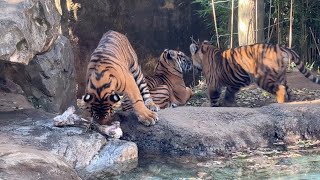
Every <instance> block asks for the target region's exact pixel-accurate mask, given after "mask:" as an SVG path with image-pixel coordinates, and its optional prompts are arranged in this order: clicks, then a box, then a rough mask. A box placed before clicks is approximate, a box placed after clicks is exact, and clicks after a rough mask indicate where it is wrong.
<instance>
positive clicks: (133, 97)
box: [84, 31, 159, 125]
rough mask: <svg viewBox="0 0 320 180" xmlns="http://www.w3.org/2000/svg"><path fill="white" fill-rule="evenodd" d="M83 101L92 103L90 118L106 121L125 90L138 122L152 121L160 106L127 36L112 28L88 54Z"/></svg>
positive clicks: (149, 123)
mask: <svg viewBox="0 0 320 180" xmlns="http://www.w3.org/2000/svg"><path fill="white" fill-rule="evenodd" d="M86 79H87V86H86V90H85V91H86V94H85V96H84V101H85V102H86V103H88V104H89V106H90V107H91V108H90V109H91V113H92V116H93V119H94V120H95V121H97V122H98V123H100V124H108V123H109V122H110V117H111V116H112V113H113V109H112V105H113V104H115V103H116V102H118V101H119V100H120V97H119V95H122V94H126V95H127V96H128V98H129V100H130V101H131V102H132V104H133V108H134V110H135V112H136V114H137V116H138V119H139V121H140V122H142V123H143V124H145V125H152V124H154V123H155V122H156V121H157V119H158V116H157V113H155V112H153V111H158V110H159V107H158V106H157V105H156V104H154V102H153V101H152V98H151V96H150V92H149V89H148V87H147V84H146V82H145V80H144V77H143V74H142V73H141V69H140V67H139V65H138V58H137V55H136V53H135V52H134V50H133V48H132V46H131V44H130V42H129V40H128V39H127V37H126V36H125V35H123V34H121V33H118V32H115V31H108V32H106V33H105V34H104V35H103V36H102V38H101V40H100V42H99V44H98V47H97V48H96V49H95V50H94V52H93V53H92V55H91V59H90V62H89V64H88V68H87V75H86Z"/></svg>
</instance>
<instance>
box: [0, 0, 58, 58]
mask: <svg viewBox="0 0 320 180" xmlns="http://www.w3.org/2000/svg"><path fill="white" fill-rule="evenodd" d="M59 27H60V14H59V13H58V11H57V9H56V7H55V4H54V0H32V1H31V0H1V1H0V60H4V61H10V62H15V63H22V64H28V63H29V62H30V61H31V60H32V58H33V57H34V55H36V54H38V53H43V52H45V51H47V50H48V49H49V48H50V47H51V45H52V44H53V43H54V41H55V39H56V38H57V37H58V32H59Z"/></svg>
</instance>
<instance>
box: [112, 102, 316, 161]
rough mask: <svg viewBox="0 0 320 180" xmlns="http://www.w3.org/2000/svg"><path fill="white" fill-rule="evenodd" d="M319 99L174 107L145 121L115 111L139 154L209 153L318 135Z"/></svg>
mask: <svg viewBox="0 0 320 180" xmlns="http://www.w3.org/2000/svg"><path fill="white" fill-rule="evenodd" d="M319 112H320V100H317V101H312V103H310V102H304V103H300V104H299V103H298V104H272V105H268V106H265V107H261V108H241V107H230V108H226V107H215V108H211V107H178V108H173V109H172V108H168V109H165V110H161V111H160V112H159V117H160V120H159V122H158V123H156V125H154V126H151V127H145V126H143V125H141V124H138V123H137V119H136V118H135V116H134V115H133V114H130V113H126V114H118V117H117V118H116V119H117V120H118V121H121V128H122V130H123V132H124V137H123V139H125V140H129V141H133V142H136V143H137V145H138V148H139V154H140V155H141V156H143V155H154V154H165V155H166V156H170V155H171V156H192V157H196V158H211V157H215V156H218V155H228V154H230V153H232V152H235V151H240V150H242V149H246V148H257V147H267V146H268V147H273V146H275V144H277V143H279V142H281V143H283V144H284V145H283V148H285V147H286V146H287V145H289V144H290V143H293V142H290V139H292V137H294V138H295V139H297V138H300V139H311V138H314V139H320V113H319Z"/></svg>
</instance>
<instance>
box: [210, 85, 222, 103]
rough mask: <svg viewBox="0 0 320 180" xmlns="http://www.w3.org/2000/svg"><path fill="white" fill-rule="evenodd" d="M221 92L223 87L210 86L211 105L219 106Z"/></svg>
mask: <svg viewBox="0 0 320 180" xmlns="http://www.w3.org/2000/svg"><path fill="white" fill-rule="evenodd" d="M220 94H221V88H220V87H218V88H216V87H209V98H210V106H211V107H217V106H219V97H220Z"/></svg>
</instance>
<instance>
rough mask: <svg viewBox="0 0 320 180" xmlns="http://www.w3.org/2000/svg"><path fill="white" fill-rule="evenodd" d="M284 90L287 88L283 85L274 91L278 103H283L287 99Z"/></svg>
mask: <svg viewBox="0 0 320 180" xmlns="http://www.w3.org/2000/svg"><path fill="white" fill-rule="evenodd" d="M286 89H287V88H286V87H285V86H284V85H279V86H278V88H277V91H276V95H277V102H278V103H284V102H285V101H286V97H287V91H286Z"/></svg>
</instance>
